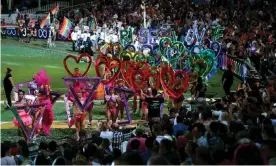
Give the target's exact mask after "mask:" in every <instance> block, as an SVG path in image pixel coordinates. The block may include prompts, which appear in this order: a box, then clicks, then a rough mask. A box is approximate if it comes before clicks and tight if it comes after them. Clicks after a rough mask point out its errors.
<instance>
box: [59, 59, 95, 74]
mask: <svg viewBox="0 0 276 166" xmlns="http://www.w3.org/2000/svg"><path fill="white" fill-rule="evenodd" d="M84 57H88V59H89V62H88V66H87V68H86V70H85V71H84V73H81V77H84V76H86V75H87V73H88V72H89V70H90V67H91V64H92V59H91V56H90V55H88V54H81V55H79V56H78V57H76V56H74V55H67V56H66V57H65V58H64V59H63V65H64V68H65V70H66V71H67V73H68V74H69V75H70V76H72V77H75V75H74V74H73V73H72V72H71V71H70V70H69V69H68V65H67V60H68V59H69V58H71V59H74V60H75V62H76V63H79V62H80V60H81V59H82V58H84Z"/></svg>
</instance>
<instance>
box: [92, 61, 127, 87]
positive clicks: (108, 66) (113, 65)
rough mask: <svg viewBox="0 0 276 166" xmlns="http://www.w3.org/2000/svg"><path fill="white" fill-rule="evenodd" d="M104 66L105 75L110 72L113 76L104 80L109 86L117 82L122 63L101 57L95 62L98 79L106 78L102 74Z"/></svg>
mask: <svg viewBox="0 0 276 166" xmlns="http://www.w3.org/2000/svg"><path fill="white" fill-rule="evenodd" d="M101 65H104V74H105V73H106V72H109V73H110V74H111V76H110V78H106V79H105V80H103V83H105V84H109V83H112V82H114V81H115V80H116V78H117V77H118V76H119V74H120V72H121V66H122V65H121V61H120V59H118V58H107V57H104V56H99V57H98V58H97V59H96V61H95V70H96V74H97V76H98V77H101V78H104V75H102V74H101V72H100V66H101Z"/></svg>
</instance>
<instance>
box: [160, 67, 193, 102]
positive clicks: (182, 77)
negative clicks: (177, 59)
mask: <svg viewBox="0 0 276 166" xmlns="http://www.w3.org/2000/svg"><path fill="white" fill-rule="evenodd" d="M171 71H173V69H172V68H171V67H168V68H161V71H160V80H161V85H162V87H163V89H164V90H165V91H166V93H167V94H168V95H169V96H170V97H172V98H174V99H177V98H179V97H181V96H182V95H183V94H184V93H185V92H186V90H187V88H188V83H189V77H188V75H187V74H186V72H185V71H183V70H178V71H174V72H173V74H172V75H171V74H170V77H171V78H169V80H170V81H168V82H167V83H166V82H165V74H166V73H171Z"/></svg>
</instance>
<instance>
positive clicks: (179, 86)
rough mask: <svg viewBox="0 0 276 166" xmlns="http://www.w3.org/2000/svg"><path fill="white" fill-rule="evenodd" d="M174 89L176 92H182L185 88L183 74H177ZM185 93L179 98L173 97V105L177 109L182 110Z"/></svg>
mask: <svg viewBox="0 0 276 166" xmlns="http://www.w3.org/2000/svg"><path fill="white" fill-rule="evenodd" d="M172 89H173V90H174V92H180V91H182V90H183V89H184V87H183V84H182V76H180V75H179V76H177V77H176V81H175V83H174V84H173V85H172ZM184 99H185V98H184V95H181V96H180V97H179V98H173V106H174V108H175V109H176V110H177V111H180V108H181V107H182V104H183V101H184Z"/></svg>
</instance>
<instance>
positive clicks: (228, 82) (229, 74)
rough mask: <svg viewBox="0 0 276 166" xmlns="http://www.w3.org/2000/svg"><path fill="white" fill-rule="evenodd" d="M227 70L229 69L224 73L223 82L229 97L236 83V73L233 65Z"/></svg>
mask: <svg viewBox="0 0 276 166" xmlns="http://www.w3.org/2000/svg"><path fill="white" fill-rule="evenodd" d="M227 68H228V69H227V70H226V71H225V72H224V74H223V76H222V79H221V81H222V85H223V89H224V92H225V94H226V95H229V94H230V89H231V86H232V84H233V82H234V73H233V71H232V65H228V66H227Z"/></svg>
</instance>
